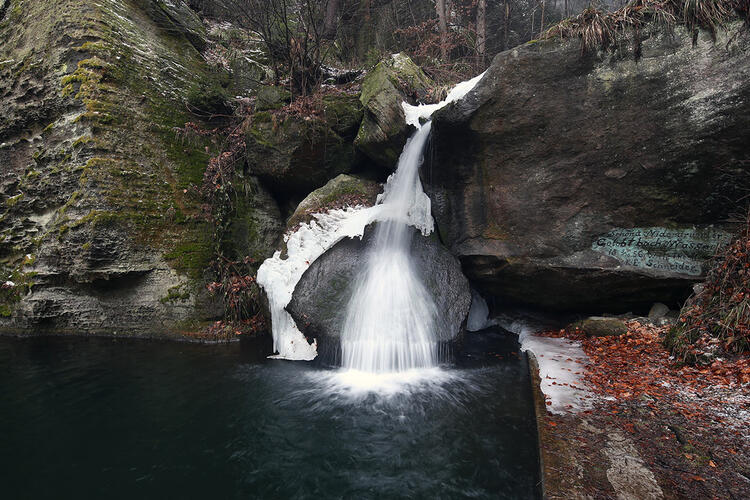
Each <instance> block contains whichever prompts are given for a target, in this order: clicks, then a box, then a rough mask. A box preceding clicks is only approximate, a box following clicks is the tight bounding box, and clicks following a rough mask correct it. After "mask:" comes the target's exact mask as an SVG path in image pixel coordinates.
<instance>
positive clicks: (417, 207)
mask: <svg viewBox="0 0 750 500" xmlns="http://www.w3.org/2000/svg"><path fill="white" fill-rule="evenodd" d="M482 76H483V75H479V76H478V77H476V78H473V79H472V80H469V81H467V82H464V83H461V84H459V85H457V86H456V87H455V88H454V89H453V90H451V92H450V93H449V94H448V97H447V98H446V99H445V100H444V101H442V102H440V103H438V104H432V105H422V106H410V105H409V104H406V103H403V108H404V114H405V116H406V122H407V123H408V124H410V125H413V126H415V127H416V128H417V131H416V132H415V133H414V135H413V136H412V137H411V138H410V139H409V140H408V141H407V143H406V146H404V150H403V152H402V153H401V156H400V157H399V160H398V166H397V168H396V172H395V173H394V174H393V175H392V176H391V177H390V178H389V179H388V183H387V185H386V189H385V191H384V192H383V194H382V195H381V196H380V197H379V199H378V203H379V204H381V205H382V207H383V218H381V221H380V222H378V223H377V225H376V227H375V236H374V239H373V243H372V244H371V247H370V249H369V252H368V253H367V262H366V264H365V269H364V272H363V273H362V275H360V277H359V278H358V280H357V282H356V285H355V288H354V293H353V294H352V297H351V299H350V301H349V305H348V307H347V311H346V319H345V321H344V325H343V328H342V331H341V355H342V365H343V367H344V368H348V369H353V370H359V371H363V372H369V373H388V372H402V371H406V370H410V369H413V368H428V367H432V366H435V365H436V364H437V362H438V356H437V353H438V343H437V339H436V336H435V322H436V319H437V308H436V306H435V301H434V299H433V297H432V296H431V295H430V293H429V292H428V291H427V289H426V288H425V286H424V284H423V282H422V277H421V276H419V275H418V274H417V273H416V269H415V266H414V264H413V262H412V259H411V255H410V251H411V240H412V235H413V231H411V229H410V228H409V226H408V225H407V221H409V220H417V221H419V222H420V223H421V224H420V226H421V227H422V228H423V232H425V231H424V228H427V229H428V231H427V232H431V231H432V227H433V221H432V215H431V211H430V199H429V197H428V196H427V195H426V194H425V193H424V191H422V184H421V183H420V181H419V167H420V165H421V164H422V158H423V150H424V146H425V143H426V142H427V139H428V138H429V135H430V129H431V128H432V122H431V121H429V118H430V117H431V116H432V114H433V113H434V112H435V111H437V110H438V109H440V108H442V107H443V106H445V105H447V104H448V103H450V102H453V101H455V100H458V99H460V98H461V97H463V96H464V95H466V93H467V92H468V91H469V90H471V89H472V88H473V87H474V86H475V85H476V83H477V82H478V81H479V80H480V79H481V78H482ZM423 120H427V121H426V123H425V124H424V125H422V121H423Z"/></svg>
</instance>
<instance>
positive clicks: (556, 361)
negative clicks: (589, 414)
mask: <svg viewBox="0 0 750 500" xmlns="http://www.w3.org/2000/svg"><path fill="white" fill-rule="evenodd" d="M498 324H500V326H502V327H503V328H505V329H506V330H508V331H511V332H513V333H516V334H517V335H518V342H519V343H520V344H521V350H522V351H524V352H531V353H532V354H533V355H534V357H535V358H536V360H537V363H538V364H539V378H540V387H541V389H542V392H543V393H544V396H545V398H546V400H547V401H546V402H547V403H548V404H547V410H549V411H550V412H551V413H556V414H564V413H571V412H572V413H576V412H578V411H581V410H585V409H587V408H590V407H591V402H592V400H593V397H594V395H593V393H592V392H591V391H590V390H589V388H588V386H587V385H586V382H585V381H584V379H583V376H584V373H585V372H586V365H587V364H588V363H589V358H588V356H586V353H584V352H583V349H582V348H581V344H580V342H575V341H572V340H568V339H563V338H551V337H540V336H538V335H534V332H535V331H540V330H541V329H542V326H541V325H534V324H531V323H527V322H523V321H512V320H510V321H502V320H500V321H498Z"/></svg>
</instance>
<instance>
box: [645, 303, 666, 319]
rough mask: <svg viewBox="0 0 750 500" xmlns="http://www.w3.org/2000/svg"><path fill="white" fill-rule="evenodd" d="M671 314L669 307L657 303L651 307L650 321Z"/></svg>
mask: <svg viewBox="0 0 750 500" xmlns="http://www.w3.org/2000/svg"><path fill="white" fill-rule="evenodd" d="M668 313H669V306H667V305H665V304H662V303H661V302H657V303H655V304H654V305H653V306H651V310H650V311H649V312H648V319H650V320H651V321H656V320H657V319H661V318H663V317H664V316H666V315H667V314H668Z"/></svg>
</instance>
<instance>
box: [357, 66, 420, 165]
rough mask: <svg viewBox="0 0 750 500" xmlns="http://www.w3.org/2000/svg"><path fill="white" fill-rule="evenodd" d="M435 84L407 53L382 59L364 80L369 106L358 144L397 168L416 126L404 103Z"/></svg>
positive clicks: (365, 100) (364, 101) (375, 158)
mask: <svg viewBox="0 0 750 500" xmlns="http://www.w3.org/2000/svg"><path fill="white" fill-rule="evenodd" d="M434 86H435V84H434V83H433V82H432V81H431V80H430V79H429V78H428V77H427V75H425V74H424V73H423V72H422V70H421V69H420V68H419V66H417V65H416V64H414V62H413V61H412V60H411V59H410V58H409V56H407V55H406V54H404V53H399V54H393V55H392V56H390V57H388V58H386V59H384V60H382V61H380V62H379V63H378V64H377V66H375V68H374V69H373V70H372V71H371V72H370V73H369V74H368V75H367V76H366V77H365V79H364V81H363V82H362V95H361V97H360V100H361V101H362V106H364V108H365V114H364V118H363V119H362V125H361V126H360V128H359V132H358V133H357V138H356V139H355V141H354V144H355V145H356V146H357V147H358V148H359V149H360V150H361V151H362V152H364V153H365V154H366V155H367V156H368V157H369V158H370V159H371V160H372V161H374V162H375V163H376V164H378V165H379V166H381V167H382V168H384V169H386V170H388V171H393V170H395V168H396V162H397V160H398V157H399V155H400V154H401V151H402V150H403V149H404V144H406V139H408V138H409V135H410V134H411V132H412V128H411V127H410V126H409V125H407V124H406V118H405V116H404V109H403V107H402V106H401V103H402V102H404V101H406V102H410V103H412V104H415V103H416V101H417V100H422V99H424V98H425V97H427V95H428V92H429V91H430V90H431V89H433V88H434Z"/></svg>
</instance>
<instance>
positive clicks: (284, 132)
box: [246, 91, 363, 200]
mask: <svg viewBox="0 0 750 500" xmlns="http://www.w3.org/2000/svg"><path fill="white" fill-rule="evenodd" d="M269 94H270V92H269V91H264V92H262V93H261V96H262V97H263V101H262V102H263V106H264V107H265V109H269V110H272V109H273V108H274V107H277V106H276V105H274V104H273V103H274V102H277V103H279V104H282V103H283V97H279V98H278V99H277V100H276V101H274V99H273V98H272V97H271V96H270V95H269ZM362 113H363V110H362V105H361V104H360V102H359V99H358V96H357V95H350V94H345V93H342V94H334V95H330V96H327V97H325V98H324V99H323V103H322V110H321V113H320V114H319V115H316V116H298V115H295V114H286V113H283V112H282V113H274V112H273V111H260V112H258V113H255V114H254V115H252V117H251V118H250V120H249V128H248V132H247V141H246V142H247V161H248V164H249V165H250V171H251V172H252V174H253V175H257V176H258V177H259V178H260V179H261V180H262V181H263V182H264V183H265V184H266V185H268V186H269V188H271V189H272V190H274V191H275V192H277V193H279V194H280V195H281V196H284V197H289V196H294V195H297V196H299V198H301V197H302V196H304V195H306V194H307V193H309V192H310V191H312V190H314V189H317V188H319V187H321V186H322V185H324V184H325V183H326V182H327V181H328V180H330V179H332V178H334V177H336V176H337V175H339V174H342V173H348V172H350V171H351V170H352V169H353V168H354V167H355V165H356V163H357V154H356V151H355V148H354V145H353V141H354V137H355V135H356V134H357V130H358V128H359V124H360V121H361V120H362ZM299 198H297V199H298V200H299Z"/></svg>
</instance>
